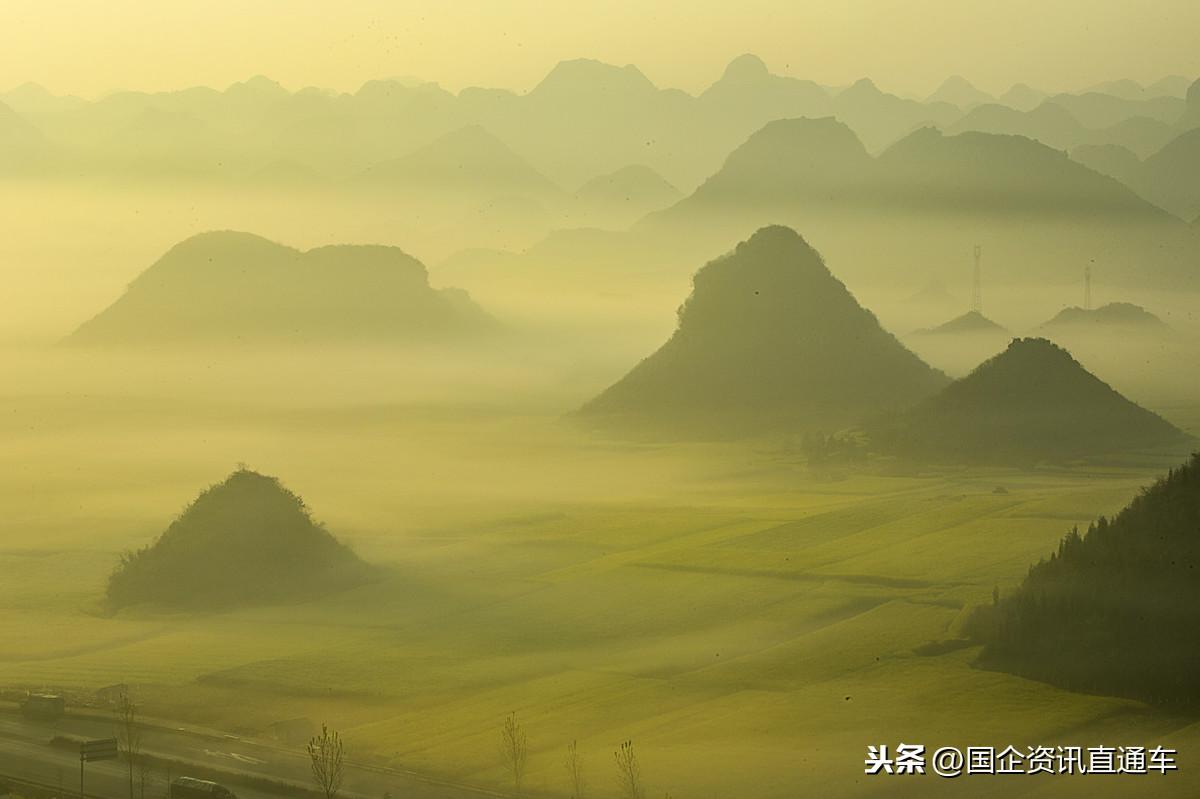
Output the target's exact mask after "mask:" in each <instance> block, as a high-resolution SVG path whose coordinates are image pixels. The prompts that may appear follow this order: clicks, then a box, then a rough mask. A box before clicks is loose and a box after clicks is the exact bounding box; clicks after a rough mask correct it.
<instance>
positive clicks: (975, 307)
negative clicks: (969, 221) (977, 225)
mask: <svg viewBox="0 0 1200 799" xmlns="http://www.w3.org/2000/svg"><path fill="white" fill-rule="evenodd" d="M982 258H983V248H982V247H980V246H979V245H978V244H976V245H975V279H974V281H973V283H972V287H971V310H972V311H974V312H975V313H978V314H981V313H983V278H982V274H981V270H980V265H979V264H980V261H981V260H982Z"/></svg>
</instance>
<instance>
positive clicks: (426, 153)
mask: <svg viewBox="0 0 1200 799" xmlns="http://www.w3.org/2000/svg"><path fill="white" fill-rule="evenodd" d="M360 179H361V180H363V181H366V182H370V183H373V184H376V185H383V186H390V187H394V188H402V189H406V190H418V191H426V192H428V191H438V192H443V191H462V190H469V191H471V192H473V193H477V194H483V195H490V196H497V195H499V196H526V197H532V198H548V197H557V196H558V195H559V194H560V193H561V192H560V191H559V189H558V188H557V187H556V186H555V185H554V184H553V183H551V182H550V180H549V179H548V178H546V177H545V176H544V175H542V174H541V173H540V172H538V171H537V170H536V169H534V168H533V167H532V166H530V164H529V163H528V162H527V161H525V159H523V158H521V157H520V156H518V155H517V154H516V153H514V152H513V151H512V150H511V149H510V148H509V147H508V146H507V145H506V144H504V142H502V141H500V140H499V139H498V138H496V137H495V136H493V135H492V134H491V133H489V132H488V131H487V130H485V129H484V128H483V127H482V126H479V125H471V126H468V127H464V128H460V129H458V130H456V131H452V132H450V133H447V134H446V135H444V136H441V137H439V138H438V139H437V140H435V141H433V142H431V143H430V144H428V145H426V146H424V147H421V148H420V149H418V150H416V151H414V152H412V153H410V154H409V155H406V156H402V157H400V158H396V159H392V160H390V161H385V162H383V163H380V164H377V165H375V166H373V167H371V168H369V169H367V170H366V171H365V172H363V173H362V175H361V176H360Z"/></svg>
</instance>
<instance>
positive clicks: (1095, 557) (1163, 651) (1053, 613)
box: [968, 455, 1200, 710]
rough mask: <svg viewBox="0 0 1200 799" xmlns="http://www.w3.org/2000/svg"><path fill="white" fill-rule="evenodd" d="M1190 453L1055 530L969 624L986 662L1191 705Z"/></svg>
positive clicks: (1199, 460) (1194, 672) (1197, 648)
mask: <svg viewBox="0 0 1200 799" xmlns="http://www.w3.org/2000/svg"><path fill="white" fill-rule="evenodd" d="M1197 530H1200V455H1193V456H1192V457H1191V459H1190V460H1189V461H1188V462H1187V463H1185V464H1184V465H1182V466H1181V467H1179V468H1177V469H1173V470H1171V471H1170V472H1169V473H1168V474H1167V476H1166V477H1164V478H1163V479H1161V480H1159V481H1158V482H1157V483H1155V484H1154V485H1153V486H1151V487H1149V488H1147V489H1145V490H1143V491H1142V492H1140V493H1139V494H1138V496H1137V497H1136V498H1135V499H1134V500H1133V501H1132V502H1130V503H1129V505H1127V506H1126V507H1125V508H1124V509H1123V510H1122V511H1121V512H1120V513H1118V514H1117V515H1116V516H1114V517H1113V518H1112V519H1111V520H1110V519H1106V518H1104V517H1100V518H1099V519H1098V520H1097V521H1096V522H1095V523H1093V524H1092V525H1090V526H1089V528H1088V530H1087V532H1086V533H1085V534H1084V535H1082V536H1081V535H1080V534H1079V531H1078V530H1077V529H1075V530H1072V531H1071V532H1069V533H1068V534H1067V535H1066V537H1065V538H1063V540H1062V542H1061V544H1060V545H1059V547H1058V550H1057V551H1056V552H1052V553H1051V554H1050V557H1049V559H1048V560H1047V559H1043V560H1042V561H1040V562H1039V563H1037V564H1035V565H1034V566H1033V567H1032V568H1031V569H1030V570H1029V575H1028V576H1027V577H1026V578H1025V580H1024V581H1023V582H1022V583H1021V585H1020V586H1019V587H1018V588H1017V589H1016V590H1015V591H1013V592H1012V593H1011V594H1009V595H1008V596H1005V597H1003V598H1002V599H998V601H996V602H995V603H993V604H992V605H989V606H985V607H980V608H978V609H977V610H976V612H975V613H974V615H973V617H972V618H971V620H970V622H969V624H968V629H969V631H970V633H971V635H972V636H973V637H974V638H975V640H976V641H978V642H980V643H982V644H984V648H983V651H982V652H981V654H980V661H981V663H983V664H984V665H987V666H990V667H992V668H997V669H1002V670H1005V671H1010V672H1013V673H1016V674H1019V675H1022V676H1025V677H1030V678H1032V679H1036V680H1042V681H1045V682H1049V683H1052V684H1054V685H1059V686H1062V687H1065V688H1070V689H1073V690H1077V691H1083V692H1087V693H1104V694H1112V695H1117V696H1127V697H1133V698H1136V699H1140V700H1143V701H1147V702H1151V703H1154V704H1160V705H1167V706H1175V707H1181V708H1186V709H1188V710H1194V709H1195V707H1196V706H1197V705H1200V637H1198V636H1197V635H1196V632H1195V631H1196V629H1197V627H1198V625H1200V536H1197V535H1196V531H1197Z"/></svg>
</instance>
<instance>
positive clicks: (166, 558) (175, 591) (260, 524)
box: [107, 468, 369, 609]
mask: <svg viewBox="0 0 1200 799" xmlns="http://www.w3.org/2000/svg"><path fill="white" fill-rule="evenodd" d="M368 571H369V570H368V568H367V566H366V564H364V563H363V562H362V561H361V560H359V559H358V557H357V556H356V555H355V554H354V553H353V552H352V551H351V550H350V549H349V548H348V547H346V546H345V545H344V544H342V543H341V542H339V541H338V540H337V539H335V538H334V537H333V536H332V535H331V534H330V533H329V532H328V531H327V530H326V529H325V528H324V527H323V526H322V525H320V524H318V523H316V522H314V521H313V520H312V518H311V516H310V515H309V511H308V508H307V507H306V506H305V504H304V502H303V500H301V499H300V497H298V496H296V495H295V494H293V493H292V492H290V491H288V490H287V489H286V488H284V487H283V486H282V485H280V484H279V481H278V480H276V479H275V478H273V477H268V476H265V475H261V474H258V473H256V472H252V471H249V470H248V469H244V468H243V469H239V470H238V471H236V472H234V473H233V474H232V475H230V477H229V478H228V479H226V480H225V482H223V483H221V484H219V485H216V486H213V487H211V488H209V489H208V490H206V491H205V492H204V493H202V494H201V495H200V496H199V497H198V498H197V499H196V500H195V501H194V502H193V503H192V504H191V505H190V506H188V508H187V509H186V510H185V511H184V512H183V514H182V515H180V517H179V518H178V519H176V520H175V521H174V522H173V523H172V524H171V525H170V526H169V527H168V528H167V530H166V532H164V533H163V534H162V536H160V537H159V539H158V541H156V542H155V543H154V545H153V546H149V547H146V548H144V549H141V550H138V551H137V552H132V553H126V554H125V555H124V556H123V557H122V559H121V562H120V563H119V565H118V566H117V568H116V570H115V571H114V572H113V574H112V576H111V577H110V578H109V582H108V591H107V598H108V600H109V602H110V603H111V604H112V605H113V606H114V607H117V608H120V607H124V606H127V605H132V604H137V603H145V602H152V603H159V604H163V605H170V606H177V607H188V608H199V609H217V608H226V607H231V606H236V605H239V604H248V603H254V602H265V601H272V600H282V599H289V598H293V597H301V596H305V597H307V596H311V595H312V594H313V593H314V592H328V591H333V590H337V589H340V588H347V587H349V586H352V585H356V584H358V583H361V582H362V581H364V580H365V579H367V577H368Z"/></svg>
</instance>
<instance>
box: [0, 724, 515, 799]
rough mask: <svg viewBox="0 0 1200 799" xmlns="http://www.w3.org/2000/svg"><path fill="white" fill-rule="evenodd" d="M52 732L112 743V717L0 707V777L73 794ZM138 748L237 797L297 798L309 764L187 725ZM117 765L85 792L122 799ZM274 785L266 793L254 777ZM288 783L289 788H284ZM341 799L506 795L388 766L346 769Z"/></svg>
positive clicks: (124, 776) (146, 738)
mask: <svg viewBox="0 0 1200 799" xmlns="http://www.w3.org/2000/svg"><path fill="white" fill-rule="evenodd" d="M56 735H60V736H72V737H78V738H112V737H115V735H116V730H115V725H114V723H113V721H112V720H111V719H106V718H103V717H100V716H88V715H68V716H65V717H63V718H61V719H58V720H56V721H43V720H33V719H26V718H24V717H22V716H21V715H20V713H19V712H17V710H16V709H15V708H12V709H10V708H0V775H8V776H11V777H17V778H20V779H25V780H29V781H32V782H39V783H43V784H46V785H51V786H59V785H61V786H62V787H63V789H64V792H65V793H66V794H68V795H70V794H72V793H77V792H78V790H79V753H78V751H77V750H76V751H72V750H70V749H62V748H58V747H52V746H50V745H49V741H50V739H51V738H53V737H54V736H56ZM142 751H143V752H144V753H146V754H147V755H151V756H154V757H157V758H163V759H167V760H172V761H176V762H178V763H186V764H191V765H192V766H193V770H197V769H195V768H194V767H196V766H199V767H201V768H208V769H216V770H220V771H221V772H225V773H226V774H228V775H229V776H228V777H222V778H221V779H219V780H218V781H219V782H221V783H222V784H225V785H227V787H229V788H230V789H231V790H233V791H234V792H236V793H237V795H238V797H239V799H277V797H279V796H281V795H285V796H286V795H298V794H301V793H302V791H301V790H300V789H301V788H302V787H304V788H307V787H308V786H309V785H310V783H309V774H310V771H309V762H308V758H307V756H306V755H305V753H304V752H303V751H301V750H299V749H296V750H287V749H282V748H280V747H277V746H274V745H272V744H268V743H264V742H261V741H254V740H248V739H243V738H238V737H236V736H233V735H222V734H219V733H213V732H206V731H202V730H197V729H194V728H183V727H177V728H172V727H169V726H162V725H157V724H156V725H146V726H145V728H144V730H143V732H142ZM125 768H126V767H125V764H124V763H115V762H111V761H103V762H100V763H89V764H88V765H87V766H86V773H85V781H84V789H85V791H86V792H87V793H88V794H94V795H96V796H100V797H105V798H106V799H109V798H111V799H128V795H129V786H128V772H127V771H126V770H125ZM187 773H188V769H187V767H185V766H182V765H178V766H172V767H171V776H172V777H178V776H182V775H184V774H187ZM165 777H166V774H165V768H164V767H161V766H158V765H156V766H155V767H154V769H153V772H152V776H151V780H150V784H151V785H156V786H158V787H157V789H156V790H153V792H152V789H150V788H148V789H147V797H148V799H150V797H154V799H157V797H158V796H161V795H162V784H163V782H164V780H165ZM256 779H258V780H262V779H266V780H272V781H275V782H278V783H281V785H280V786H279V788H278V789H273V790H274V791H275V792H273V793H272V792H268V791H266V790H265V789H264V787H263V786H262V785H261V784H260V783H256V782H255V780H256ZM288 785H290V786H293V788H292V790H288V789H287V787H286V786H288ZM342 793H343V795H345V796H348V797H359V798H361V799H368V798H369V799H380V797H382V796H383V795H384V794H385V793H386V794H390V795H391V796H393V797H396V798H397V799H485V798H486V797H501V796H504V795H505V794H502V793H498V792H494V791H490V790H487V789H481V788H475V787H472V786H469V785H461V784H456V783H452V782H445V781H439V780H434V779H431V778H427V777H423V776H421V775H417V774H409V773H405V772H400V771H393V770H387V769H376V768H372V767H368V766H362V765H356V764H348V765H347V767H346V773H345V781H344V783H343V790H342Z"/></svg>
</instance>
